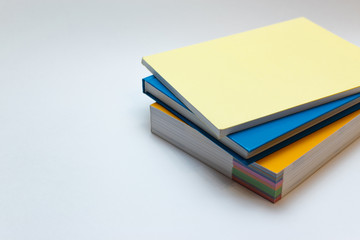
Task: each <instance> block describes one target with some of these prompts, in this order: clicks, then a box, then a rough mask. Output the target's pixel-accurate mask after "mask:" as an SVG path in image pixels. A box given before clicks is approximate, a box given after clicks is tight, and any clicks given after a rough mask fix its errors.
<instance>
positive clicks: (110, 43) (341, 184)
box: [0, 0, 360, 240]
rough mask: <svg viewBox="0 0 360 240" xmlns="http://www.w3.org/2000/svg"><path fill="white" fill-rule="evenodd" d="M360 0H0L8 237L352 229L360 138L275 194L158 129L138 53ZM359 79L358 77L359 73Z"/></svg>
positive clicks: (286, 235) (351, 12)
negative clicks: (220, 169) (276, 198)
mask: <svg viewBox="0 0 360 240" xmlns="http://www.w3.org/2000/svg"><path fill="white" fill-rule="evenodd" d="M300 16H305V17H307V18H309V19H310V20H312V21H314V22H316V23H318V24H320V25H321V26H323V27H325V28H327V29H329V30H330V31H332V32H334V33H336V34H338V35H339V36H341V37H343V38H345V39H347V40H349V41H351V42H353V43H355V44H357V45H359V46H360V2H359V1H358V0H353V1H348V0H346V1H345V0H341V1H340V0H339V1H333V0H328V1H325V0H323V1H314V0H311V1H310V0H302V1H292V0H286V1H276V0H273V1H268V0H263V1H255V0H254V1H239V0H238V1H235V0H232V1H220V0H212V1H208V0H202V1H195V0H193V1H190V0H182V1H176V2H175V1H173V2H172V1H165V0H164V1H159V0H152V1H145V0H144V1H123V0H120V1H119V0H118V1H109V0H102V1H101V0H98V1H85V0H83V1H80V0H63V1H60V0H59V1H50V0H48V1H45V0H44V1H20V0H12V1H9V0H1V1H0V239H1V240H17V239H26V240H28V239H34V240H42V239H46V240H49V239H51V240H57V239H66V240H68V239H86V240H92V239H102V240H103V239H140V238H144V239H205V238H206V239H261V238H266V239H312V238H321V239H340V238H341V239H356V238H358V235H359V234H360V226H359V218H358V216H359V213H360V204H359V200H358V199H359V197H360V193H359V190H360V187H359V184H358V183H359V181H360V175H359V170H360V141H359V140H358V141H356V142H354V143H353V144H352V145H351V146H350V147H348V148H347V149H346V150H345V151H344V152H342V153H341V154H339V155H338V156H337V157H335V158H334V159H333V160H332V161H331V162H330V163H329V164H327V165H326V166H325V167H323V168H322V169H321V170H320V171H318V172H317V173H316V174H315V175H313V176H312V177H311V178H310V179H308V180H307V181H306V182H304V183H303V184H302V185H301V186H300V187H298V188H297V189H296V190H295V191H293V192H291V193H290V194H289V195H288V196H286V197H285V198H284V199H282V200H281V201H280V202H278V203H277V204H272V203H270V202H268V201H266V200H264V199H262V198H261V197H259V196H258V195H256V194H254V193H252V192H250V191H248V190H246V189H245V188H243V187H242V186H240V185H238V184H236V183H234V182H232V181H231V180H230V179H227V178H226V177H224V176H222V175H221V174H219V173H217V172H215V171H214V170H212V169H210V168H208V167H207V166H205V165H203V164H202V163H201V162H199V161H197V160H196V159H194V158H192V157H190V156H188V155H187V154H185V153H183V152H181V151H180V150H178V149H177V148H175V147H174V146H172V145H170V144H168V143H167V142H165V141H163V140H162V139H160V138H158V137H157V136H155V135H152V134H151V133H150V124H149V104H150V103H152V101H151V100H150V99H149V98H147V97H146V96H145V95H143V94H142V92H141V78H143V77H146V76H148V75H150V74H149V72H148V71H147V70H146V69H145V67H143V66H142V65H141V63H140V61H141V57H142V56H146V55H151V54H154V53H158V52H162V51H166V50H170V49H174V48H178V47H182V46H186V45H189V44H194V43H199V42H202V41H206V40H210V39H214V38H218V37H223V36H227V35H230V34H234V33H238V32H243V31H246V30H250V29H253V28H257V27H262V26H266V25H269V24H272V23H277V22H281V21H284V20H288V19H291V18H295V17H300ZM359 81H360V80H359Z"/></svg>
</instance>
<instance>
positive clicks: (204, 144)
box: [150, 103, 360, 202]
mask: <svg viewBox="0 0 360 240" xmlns="http://www.w3.org/2000/svg"><path fill="white" fill-rule="evenodd" d="M150 110H151V130H152V132H153V133H154V134H156V135H158V136H160V137H162V138H163V139H165V140H167V141H168V142H170V143H172V144H174V145H175V146H176V147H178V148H180V149H182V150H184V151H185V152H187V153H189V154H190V155H192V156H194V157H196V158H198V159H199V160H201V161H203V162H204V163H205V164H207V165H209V166H211V167H213V168H214V169H216V170H217V171H219V172H221V173H223V174H224V175H225V176H228V177H230V178H232V179H233V180H234V181H236V182H238V183H240V184H242V185H243V186H245V187H247V188H248V189H250V190H252V191H254V192H255V193H257V194H259V195H260V196H262V197H264V198H265V199H267V200H269V201H271V202H277V201H279V200H280V199H281V198H283V197H284V196H285V195H286V194H288V193H289V192H290V191H291V190H293V189H294V188H295V187H296V186H298V185H299V184H300V183H301V182H303V181H304V180H305V179H306V178H308V177H309V176H311V174H313V173H314V172H315V171H316V170H317V169H319V168H320V167H321V166H322V165H323V164H325V163H326V162H327V161H329V160H330V159H331V158H332V157H333V156H335V155H336V154H337V153H339V152H340V151H341V150H342V149H344V148H345V147H346V146H347V145H349V144H350V143H351V142H353V141H354V140H355V139H356V138H358V137H359V135H360V116H359V115H360V110H358V111H356V112H353V113H352V114H349V115H347V116H345V117H343V118H341V119H339V120H338V121H336V122H333V123H332V124H330V125H328V126H326V127H324V128H321V129H319V130H318V131H316V132H314V133H312V134H310V135H308V136H306V137H304V138H302V139H300V140H298V141H296V142H294V143H292V144H290V145H288V146H287V147H284V148H282V149H280V150H279V151H276V152H274V153H273V154H270V155H268V156H267V157H264V158H262V159H260V160H258V161H256V162H253V163H244V162H243V161H239V159H238V158H236V157H234V156H233V155H231V154H229V153H228V152H227V151H225V150H224V149H223V148H221V147H220V146H219V145H217V144H216V143H215V142H214V141H213V140H211V139H210V138H208V137H206V136H205V135H204V134H202V133H201V132H200V131H198V129H195V128H193V127H192V126H190V125H188V124H186V123H185V122H184V121H182V120H181V119H180V118H178V117H177V116H176V115H174V114H173V113H171V112H170V111H168V110H167V109H165V108H164V107H162V106H161V105H159V104H157V103H155V104H152V105H151V107H150ZM332 194H333V193H329V196H331V195H332Z"/></svg>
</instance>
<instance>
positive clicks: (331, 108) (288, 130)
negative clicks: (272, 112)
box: [143, 76, 360, 159]
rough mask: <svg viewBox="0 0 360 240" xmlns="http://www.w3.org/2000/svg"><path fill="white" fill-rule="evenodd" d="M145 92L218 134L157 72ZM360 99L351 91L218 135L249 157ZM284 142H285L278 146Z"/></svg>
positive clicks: (202, 127) (224, 142)
mask: <svg viewBox="0 0 360 240" xmlns="http://www.w3.org/2000/svg"><path fill="white" fill-rule="evenodd" d="M143 92H144V93H145V94H147V95H148V96H149V97H151V98H153V99H154V100H155V101H157V102H158V103H160V104H161V105H162V106H163V107H165V108H167V109H169V110H170V111H172V109H173V110H174V111H175V112H174V114H177V113H179V114H180V116H179V117H182V116H183V117H184V118H186V119H187V120H188V121H191V122H192V123H194V124H195V125H196V126H198V127H200V128H201V129H202V130H204V131H206V132H207V133H208V134H210V135H212V136H213V137H215V136H214V134H212V132H211V131H209V130H208V129H207V127H206V125H205V124H203V123H202V122H201V121H200V120H199V119H198V118H197V117H196V116H195V115H194V114H193V113H192V112H191V110H190V109H189V108H187V107H186V106H185V105H184V104H183V103H182V102H181V101H180V100H179V99H178V98H176V96H175V95H174V94H173V93H171V91H169V90H168V89H167V88H166V87H165V86H164V85H163V84H162V83H161V82H160V81H159V80H158V79H156V78H155V77H154V76H149V77H146V78H144V79H143ZM359 102H360V94H355V95H351V96H348V97H345V98H343V99H339V100H336V101H333V102H329V103H325V104H323V105H320V106H317V107H314V108H311V109H308V110H304V111H301V112H298V113H294V114H292V115H289V116H285V117H283V118H279V119H275V120H273V121H270V122H266V123H263V124H260V125H257V126H255V127H252V128H248V129H245V130H242V131H239V132H236V133H232V134H229V135H227V136H225V137H223V138H221V139H219V141H220V142H221V143H223V144H224V145H225V146H227V147H229V148H230V149H231V150H233V151H234V152H235V153H237V154H239V155H240V156H242V157H244V158H245V159H249V158H252V157H254V156H256V155H257V154H260V153H262V152H264V151H266V150H268V149H269V148H271V147H274V146H276V145H277V144H280V143H282V142H284V141H285V140H287V139H289V138H291V137H293V136H295V135H296V134H298V133H300V132H302V131H304V130H306V129H308V128H310V127H312V126H314V125H316V124H318V123H320V122H322V121H324V120H326V119H328V118H330V117H332V116H334V115H336V114H338V113H340V112H342V111H344V110H345V109H348V108H350V107H352V106H354V105H356V104H358V103H359ZM353 109H354V111H355V110H358V109H360V104H359V105H358V106H357V107H355V108H353ZM335 120H336V119H335ZM335 120H334V121H335ZM185 121H186V120H185ZM329 123H331V122H329ZM320 127H323V125H318V128H320ZM315 130H316V129H315ZM296 139H297V138H293V139H292V141H296ZM289 143H291V141H287V144H289ZM283 146H284V144H282V145H280V146H279V147H283ZM275 150H276V149H275Z"/></svg>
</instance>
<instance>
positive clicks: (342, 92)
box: [142, 18, 360, 138]
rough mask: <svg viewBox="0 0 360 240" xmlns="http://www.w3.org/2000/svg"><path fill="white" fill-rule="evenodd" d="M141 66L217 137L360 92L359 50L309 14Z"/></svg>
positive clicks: (152, 58) (146, 61) (177, 51)
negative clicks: (315, 22) (310, 18)
mask: <svg viewBox="0 0 360 240" xmlns="http://www.w3.org/2000/svg"><path fill="white" fill-rule="evenodd" d="M142 63H143V64H144V65H145V66H146V67H147V68H148V69H149V70H150V71H151V72H152V73H153V74H154V75H155V76H156V77H157V78H158V79H159V80H160V81H161V82H162V83H163V84H164V85H165V86H166V87H167V88H168V89H169V90H170V91H171V92H172V93H173V94H174V95H175V96H176V97H177V98H179V99H180V100H181V101H182V102H183V103H184V104H185V105H186V106H187V107H188V108H189V109H190V110H191V111H192V112H193V113H194V114H195V115H196V116H197V117H198V118H199V119H200V120H201V121H202V122H204V124H205V125H206V126H207V127H208V128H209V130H210V131H212V132H213V133H214V134H215V136H217V137H218V138H221V137H224V136H226V135H228V134H230V133H234V132H237V131H240V130H243V129H246V128H249V127H253V126H256V125H258V124H262V123H265V122H268V121H271V120H274V119H277V118H280V117H284V116H287V115H290V114H293V113H295V112H299V111H303V110H306V109H309V108H312V107H315V106H318V105H321V104H324V103H326V102H330V101H334V100H337V99H340V98H343V97H346V96H349V95H352V94H355V93H358V92H360V48H359V47H357V46H355V45H353V44H352V43H349V42H348V41H346V40H344V39H342V38H340V37H338V36H336V35H334V34H333V33H331V32H329V31H327V30H325V29H323V28H322V27H320V26H318V25H316V24H314V23H312V22H311V21H309V20H307V19H306V18H297V19H294V20H290V21H286V22H282V23H278V24H274V25H270V26H267V27H263V28H259V29H255V30H252V31H248V32H244V33H239V34H235V35H231V36H228V37H223V38H219V39H215V40H212V41H207V42H203V43H200V44H195V45H191V46H188V47H183V48H179V49H175V50H171V51H167V52H163V53H159V54H155V55H151V56H147V57H144V58H143V59H142Z"/></svg>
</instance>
